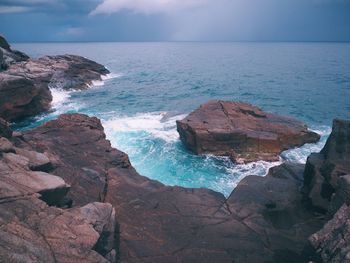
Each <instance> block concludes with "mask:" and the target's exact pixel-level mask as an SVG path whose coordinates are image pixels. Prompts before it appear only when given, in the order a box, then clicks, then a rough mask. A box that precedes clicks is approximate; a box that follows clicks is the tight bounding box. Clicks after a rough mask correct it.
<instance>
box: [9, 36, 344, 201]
mask: <svg viewBox="0 0 350 263" xmlns="http://www.w3.org/2000/svg"><path fill="white" fill-rule="evenodd" d="M13 47H14V48H15V49H18V50H21V51H24V52H25V53H27V54H28V55H30V56H32V57H40V56H44V55H56V54H76V55H81V56H84V57H87V58H90V59H92V60H95V61H97V62H99V63H101V64H104V65H105V66H106V67H107V68H108V69H109V70H110V71H111V74H110V75H109V76H107V77H106V78H104V80H103V81H101V82H95V83H94V85H93V87H91V89H89V90H86V91H77V92H65V91H62V90H52V92H53V97H54V100H53V109H52V111H51V112H49V113H47V114H44V115H41V116H37V117H36V118H32V119H28V120H26V121H23V122H21V123H16V124H15V125H14V127H15V128H16V129H19V130H25V129H30V128H33V127H35V126H37V125H39V124H41V123H43V122H46V121H48V120H50V119H54V118H56V117H57V116H58V115H59V114H62V113H72V112H80V113H85V114H88V115H91V116H97V117H98V118H100V119H101V120H102V123H103V126H104V128H105V132H106V134H107V138H108V139H109V140H110V141H111V143H112V145H113V146H114V147H116V148H118V149H120V150H122V151H124V152H126V153H127V154H128V155H129V157H130V160H131V162H132V164H133V166H134V167H135V168H136V170H137V171H138V172H139V173H140V174H142V175H144V176H147V177H149V178H152V179H156V180H159V181H161V182H162V183H164V184H167V185H180V186H185V187H206V188H210V189H213V190H215V191H218V192H221V193H223V194H224V195H226V196H228V195H229V194H230V193H231V191H232V190H233V189H234V187H235V186H236V185H237V183H238V182H239V181H240V180H241V179H242V178H243V177H244V176H247V175H251V174H254V175H261V176H263V175H265V174H266V172H267V170H268V168H269V167H271V166H274V165H278V164H279V163H280V162H282V161H293V162H299V163H304V162H305V161H306V158H307V156H308V155H309V154H310V153H311V152H318V151H319V150H320V149H321V148H322V147H323V145H324V143H325V141H326V139H327V137H328V135H329V134H330V131H331V125H332V119H333V118H345V119H350V43H181V42H180V43H176V42H175V43H171V42H170V43H28V44H14V45H13ZM210 99H222V100H239V101H245V102H249V103H252V104H254V105H257V106H259V107H261V108H262V109H263V110H265V111H270V112H273V113H277V114H282V115H287V116H292V117H295V118H297V119H300V120H302V121H304V122H306V123H307V124H308V126H309V127H310V129H312V130H315V131H316V132H318V133H320V134H321V135H322V138H321V141H320V142H319V143H316V144H307V145H304V146H303V147H301V148H298V149H292V150H289V151H286V152H284V153H282V154H281V158H280V162H275V163H267V162H256V163H250V164H246V165H235V164H232V163H231V162H230V161H229V160H228V159H227V158H225V157H214V156H195V155H193V154H191V153H189V152H188V151H187V150H186V149H185V148H184V147H183V146H182V144H181V142H180V140H179V136H178V134H177V132H176V124H175V121H176V120H177V119H181V118H183V117H185V116H186V114H188V113H189V112H190V111H192V110H194V109H195V108H197V107H198V106H199V105H200V104H201V103H204V102H206V101H207V100H210Z"/></svg>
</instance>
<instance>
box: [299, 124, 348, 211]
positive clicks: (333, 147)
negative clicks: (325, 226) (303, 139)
mask: <svg viewBox="0 0 350 263" xmlns="http://www.w3.org/2000/svg"><path fill="white" fill-rule="evenodd" d="M349 173H350V121H346V120H334V122H333V129H332V133H331V135H330V136H329V138H328V140H327V142H326V145H325V147H324V148H323V149H322V150H321V152H320V153H313V154H311V155H310V156H309V157H308V159H307V162H306V167H305V172H304V177H305V181H304V182H305V184H304V188H305V192H306V196H307V197H308V198H309V200H310V202H311V204H312V205H313V206H314V207H315V208H316V209H319V210H320V211H323V212H327V211H328V209H329V205H330V201H331V199H332V196H333V194H334V193H335V192H336V191H337V189H338V188H339V179H341V177H343V176H345V175H347V174H349ZM338 206H339V204H338ZM334 212H335V211H334Z"/></svg>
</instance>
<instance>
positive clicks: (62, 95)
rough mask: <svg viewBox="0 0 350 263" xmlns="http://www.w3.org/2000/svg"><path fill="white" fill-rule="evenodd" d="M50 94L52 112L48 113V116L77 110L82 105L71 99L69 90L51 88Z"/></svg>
mask: <svg viewBox="0 0 350 263" xmlns="http://www.w3.org/2000/svg"><path fill="white" fill-rule="evenodd" d="M50 91H51V94H52V102H51V105H52V109H53V110H54V112H52V113H50V116H56V115H59V114H63V113H66V112H69V111H75V112H78V111H79V109H80V108H81V107H82V106H83V105H82V104H81V103H80V104H78V103H77V102H74V101H73V100H71V94H72V92H71V91H66V90H63V89H57V88H51V89H50Z"/></svg>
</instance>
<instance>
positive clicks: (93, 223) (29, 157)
mask: <svg viewBox="0 0 350 263" xmlns="http://www.w3.org/2000/svg"><path fill="white" fill-rule="evenodd" d="M1 129H2V127H1ZM2 135H3V134H0V261H1V262H91V263H92V262H94V263H95V262H115V261H116V258H117V250H116V248H117V247H118V236H117V229H118V225H117V223H116V219H115V210H114V208H113V207H112V206H111V205H110V204H108V203H96V202H94V203H90V204H87V205H85V206H83V207H75V208H72V209H61V208H58V207H54V206H62V205H63V206H64V205H65V201H64V198H65V195H66V194H67V192H68V191H69V189H70V185H69V184H67V183H66V182H65V181H64V180H63V179H62V178H61V177H59V176H56V175H53V174H51V173H48V171H50V170H51V169H52V168H51V161H50V160H49V158H48V157H47V156H46V155H45V154H43V153H39V152H36V151H33V150H28V149H23V148H18V147H16V146H15V145H14V144H16V142H17V143H18V141H19V140H20V139H19V138H16V137H12V136H11V135H9V134H8V133H6V137H1V136H2Z"/></svg>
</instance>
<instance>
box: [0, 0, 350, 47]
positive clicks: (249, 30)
mask: <svg viewBox="0 0 350 263" xmlns="http://www.w3.org/2000/svg"><path fill="white" fill-rule="evenodd" d="M0 33H2V34H4V35H6V36H7V37H8V38H9V39H10V40H11V41H163V40H165V41H169V40H176V41H179V40H180V41H350V0H215V1H214V0H187V1H186V0H0Z"/></svg>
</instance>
